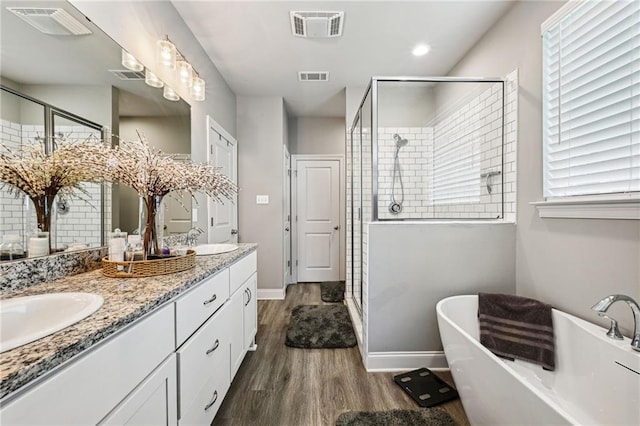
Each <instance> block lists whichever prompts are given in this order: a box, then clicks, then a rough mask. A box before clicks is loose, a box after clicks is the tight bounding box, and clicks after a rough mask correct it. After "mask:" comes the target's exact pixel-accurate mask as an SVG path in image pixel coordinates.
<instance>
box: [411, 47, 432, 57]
mask: <svg viewBox="0 0 640 426" xmlns="http://www.w3.org/2000/svg"><path fill="white" fill-rule="evenodd" d="M430 50H431V46H429V45H428V44H419V45H417V46H416V47H414V48H413V50H412V51H411V53H413V56H424V55H426V54H427V53H429V51H430Z"/></svg>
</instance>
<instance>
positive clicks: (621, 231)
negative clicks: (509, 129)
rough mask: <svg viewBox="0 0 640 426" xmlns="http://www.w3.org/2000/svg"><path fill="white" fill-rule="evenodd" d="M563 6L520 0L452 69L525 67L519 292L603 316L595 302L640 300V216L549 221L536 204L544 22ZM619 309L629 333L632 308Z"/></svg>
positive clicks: (490, 71)
mask: <svg viewBox="0 0 640 426" xmlns="http://www.w3.org/2000/svg"><path fill="white" fill-rule="evenodd" d="M562 4H563V3H562V2H547V1H545V2H542V1H537V2H534V1H527V2H517V3H516V4H515V6H514V7H513V8H512V9H511V10H510V11H509V12H508V13H507V14H506V15H505V16H504V17H503V18H502V19H501V20H500V21H499V22H498V23H497V24H496V25H495V26H494V27H493V28H492V29H491V30H490V31H489V32H488V33H487V34H485V36H484V37H483V38H482V39H481V40H480V41H479V42H478V43H477V44H476V45H475V46H474V47H473V48H472V49H471V50H470V51H469V52H468V53H467V54H466V56H465V57H464V58H463V60H462V61H460V63H458V64H457V65H456V66H455V67H454V68H453V70H452V71H451V72H450V75H455V76H469V75H487V76H495V75H498V76H502V75H505V74H507V73H509V72H510V71H512V70H513V69H515V68H519V82H520V94H519V106H518V195H517V197H518V201H517V211H518V214H517V221H518V225H517V238H516V241H517V244H516V283H517V286H516V293H517V294H519V295H522V296H527V297H533V298H536V299H539V300H542V301H544V302H547V303H550V304H552V305H553V306H555V307H557V308H560V309H562V310H564V311H567V312H570V313H573V314H575V315H577V316H580V317H583V318H585V319H587V320H589V321H596V320H597V319H598V318H597V316H596V315H595V314H594V313H593V312H591V310H590V309H589V308H590V307H591V305H592V304H593V303H595V302H596V301H597V300H599V299H600V298H602V297H604V296H606V295H608V294H611V293H624V294H627V295H629V296H631V297H633V298H635V299H636V300H640V220H596V219H541V218H539V217H538V214H537V211H536V209H535V207H534V206H532V205H530V204H529V203H530V202H532V201H540V200H542V199H543V195H542V119H541V116H542V107H541V97H542V96H541V90H542V87H541V82H542V76H541V68H542V61H541V40H540V24H541V23H542V22H543V21H544V20H545V19H547V18H548V17H549V16H550V15H552V14H553V13H554V12H555V11H556V10H557V9H558V8H559V7H560V6H561V5H562ZM611 312H614V315H615V316H616V318H618V319H619V320H620V321H621V322H622V323H623V325H624V326H625V329H626V334H627V335H628V334H629V329H630V328H631V327H632V324H631V323H632V321H631V319H632V316H631V313H630V312H629V309H628V308H627V307H626V306H621V307H620V308H616V310H615V311H614V308H612V310H611Z"/></svg>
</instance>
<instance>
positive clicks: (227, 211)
mask: <svg viewBox="0 0 640 426" xmlns="http://www.w3.org/2000/svg"><path fill="white" fill-rule="evenodd" d="M207 139H208V141H209V162H210V163H212V164H213V165H214V166H215V167H218V168H220V172H221V173H222V174H224V175H226V176H228V177H230V178H231V179H232V180H233V182H234V183H237V166H238V164H237V144H236V140H235V139H234V138H233V137H232V136H231V135H229V134H228V133H226V132H225V131H224V129H223V128H222V127H220V126H219V125H218V124H217V123H215V121H213V119H211V117H209V131H208V135H207ZM237 200H238V197H237V195H234V196H233V198H232V200H224V203H220V202H218V201H216V200H214V199H211V198H210V199H209V216H210V217H209V233H208V234H209V238H208V242H210V243H237V242H238V203H237Z"/></svg>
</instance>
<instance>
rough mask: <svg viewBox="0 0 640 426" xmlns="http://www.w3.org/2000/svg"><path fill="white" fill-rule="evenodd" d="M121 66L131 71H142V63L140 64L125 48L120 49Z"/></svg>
mask: <svg viewBox="0 0 640 426" xmlns="http://www.w3.org/2000/svg"><path fill="white" fill-rule="evenodd" d="M122 66H123V67H125V68H127V69H130V70H131V71H142V70H143V69H144V65H142V64H141V63H140V62H138V60H137V59H136V57H135V56H133V55H132V54H131V53H129V52H127V51H126V50H124V49H122Z"/></svg>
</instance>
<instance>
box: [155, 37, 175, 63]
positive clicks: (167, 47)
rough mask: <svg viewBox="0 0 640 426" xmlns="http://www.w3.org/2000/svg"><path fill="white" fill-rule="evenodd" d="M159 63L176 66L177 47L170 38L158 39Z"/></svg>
mask: <svg viewBox="0 0 640 426" xmlns="http://www.w3.org/2000/svg"><path fill="white" fill-rule="evenodd" d="M157 54H158V63H159V64H160V65H163V66H165V67H167V68H169V69H172V70H173V69H175V68H176V47H175V46H174V45H173V43H171V42H170V41H169V40H158V43H157Z"/></svg>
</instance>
